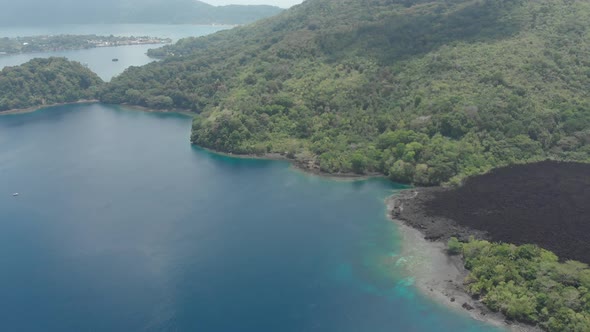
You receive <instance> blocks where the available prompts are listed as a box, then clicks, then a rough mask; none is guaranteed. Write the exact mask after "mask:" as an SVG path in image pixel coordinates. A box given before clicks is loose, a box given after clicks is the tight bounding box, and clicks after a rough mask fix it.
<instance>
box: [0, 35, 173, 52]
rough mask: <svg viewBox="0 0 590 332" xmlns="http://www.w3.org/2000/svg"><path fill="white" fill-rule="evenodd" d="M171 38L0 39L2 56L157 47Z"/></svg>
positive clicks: (61, 36)
mask: <svg viewBox="0 0 590 332" xmlns="http://www.w3.org/2000/svg"><path fill="white" fill-rule="evenodd" d="M171 42H172V39H170V38H158V37H147V36H142V37H134V36H131V37H121V36H113V35H111V36H97V35H57V36H51V35H47V36H30V37H16V38H8V37H5V38H0V55H7V54H20V53H36V52H55V51H67V50H80V49H89V48H95V47H114V46H127V45H157V44H168V43H171Z"/></svg>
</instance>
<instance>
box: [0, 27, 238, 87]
mask: <svg viewBox="0 0 590 332" xmlns="http://www.w3.org/2000/svg"><path fill="white" fill-rule="evenodd" d="M228 28H230V27H229V26H220V25H218V26H207V25H188V24H187V25H160V24H88V25H78V24H64V25H51V26H35V27H1V26H0V38H3V37H19V36H37V35H59V34H78V35H81V34H82V35H86V34H96V35H101V36H109V35H115V36H146V35H147V36H151V37H161V38H171V39H172V40H174V41H176V40H178V39H180V38H184V37H197V36H203V35H207V34H211V33H213V32H216V31H219V30H223V29H228ZM160 46H162V45H133V46H120V47H104V48H93V49H87V50H72V51H57V52H41V53H27V54H16V55H0V69H2V68H4V67H6V66H17V65H20V64H23V63H25V62H27V61H29V60H31V59H34V58H47V57H50V56H59V57H66V58H68V59H70V60H74V61H78V62H80V63H82V64H84V65H87V66H88V68H90V69H91V70H92V71H94V72H95V73H97V74H98V76H100V77H101V78H102V79H103V80H106V81H109V80H111V78H113V77H114V76H116V75H118V74H120V73H122V72H123V71H124V70H125V69H126V68H128V67H130V66H141V65H145V64H147V63H150V62H152V61H155V59H153V58H150V57H148V56H147V55H146V53H147V51H148V50H149V49H150V48H156V47H160ZM113 59H118V60H119V61H116V62H114V61H113Z"/></svg>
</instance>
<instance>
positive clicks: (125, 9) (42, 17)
mask: <svg viewBox="0 0 590 332" xmlns="http://www.w3.org/2000/svg"><path fill="white" fill-rule="evenodd" d="M279 12H281V8H278V7H275V6H264V5H262V6H240V5H230V6H212V5H210V4H207V3H205V2H202V1H197V0H102V1H72V0H51V1H45V0H20V1H6V2H5V3H4V4H3V7H2V11H0V25H9V26H14V25H27V26H31V25H40V24H72V23H77V24H88V23H105V24H109V23H159V24H181V23H190V24H213V23H217V24H246V23H250V22H254V21H256V20H258V19H261V18H264V17H269V16H272V15H275V14H278V13H279ZM0 37H1V36H0Z"/></svg>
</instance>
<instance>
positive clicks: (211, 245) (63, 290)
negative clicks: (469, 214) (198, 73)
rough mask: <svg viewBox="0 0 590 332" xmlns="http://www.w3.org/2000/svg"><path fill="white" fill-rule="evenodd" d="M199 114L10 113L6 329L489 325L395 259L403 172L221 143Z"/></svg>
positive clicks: (1, 281) (2, 172) (1, 261)
mask: <svg viewBox="0 0 590 332" xmlns="http://www.w3.org/2000/svg"><path fill="white" fill-rule="evenodd" d="M190 123H191V120H190V118H187V117H184V116H181V115H172V114H167V115H164V114H152V113H143V112H137V111H131V110H126V109H124V108H120V107H112V106H105V105H100V104H89V105H73V106H65V107H56V108H50V109H45V110H42V111H38V112H35V113H29V114H20V115H8V116H0V213H1V214H0V244H1V247H0V248H1V250H0V266H1V267H2V269H1V272H0V330H1V331H43V332H47V331H60V332H63V331H76V332H78V331H207V332H250V331H251V332H266V331H268V332H276V331H283V332H290V331H293V332H300V331H322V332H324V331H334V332H386V331H442V332H444V331H449V332H450V331H453V332H455V331H477V332H480V331H492V329H491V328H489V327H487V326H485V325H483V324H481V323H479V322H476V321H474V320H472V319H470V318H468V317H467V316H465V315H463V314H461V313H456V312H451V311H450V310H448V309H447V308H445V307H442V306H439V305H437V304H435V303H433V302H432V301H431V300H430V299H428V298H425V297H423V296H421V295H420V294H419V293H418V292H417V290H416V289H415V288H414V286H412V280H411V278H407V277H405V276H404V273H403V271H400V270H399V269H400V267H396V265H395V262H396V260H397V259H399V256H398V255H399V249H400V239H399V237H398V234H397V232H396V229H395V225H394V224H393V223H391V222H390V221H388V220H387V218H386V215H385V205H384V204H383V200H384V198H385V197H386V196H388V195H390V194H391V193H393V192H394V191H395V190H397V189H399V186H396V185H394V184H392V183H390V182H388V181H385V180H382V179H371V180H366V181H337V180H330V179H326V178H321V177H317V176H312V175H307V174H304V173H302V172H299V171H296V170H293V169H292V168H291V167H290V166H289V164H287V163H285V162H277V161H264V160H252V159H233V158H229V157H223V156H219V155H215V154H211V153H208V152H205V151H203V150H201V149H198V148H195V147H191V145H190V144H189V142H188V136H189V131H190ZM13 192H19V193H20V196H18V197H12V193H13Z"/></svg>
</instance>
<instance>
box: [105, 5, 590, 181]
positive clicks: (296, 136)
mask: <svg viewBox="0 0 590 332" xmlns="http://www.w3.org/2000/svg"><path fill="white" fill-rule="evenodd" d="M589 22H590V2H588V1H576V0H557V1H555V0H512V1H501V0H446V1H429V0H362V1H361V0H308V1H306V2H304V3H303V4H302V5H299V6H295V7H293V8H292V9H290V10H287V11H285V12H283V13H282V14H280V15H278V16H276V17H273V18H270V19H267V20H263V21H260V22H257V23H255V24H253V25H250V26H247V27H243V28H237V29H232V30H229V31H223V32H219V33H216V34H214V35H211V36H207V37H203V38H196V39H185V40H181V41H180V42H178V44H176V45H173V46H166V47H164V48H162V49H160V50H156V51H154V52H152V55H157V56H162V57H165V59H164V60H163V61H161V62H158V63H152V64H150V65H147V66H145V67H141V68H130V69H128V70H127V71H126V72H125V73H124V74H123V75H121V76H119V77H117V78H115V79H114V80H113V81H112V82H111V83H110V84H109V85H108V87H107V89H105V90H104V91H103V93H102V95H101V99H102V100H103V101H105V102H109V103H130V104H136V105H142V106H147V107H152V108H161V109H169V108H179V109H189V110H192V111H195V112H198V113H200V116H199V117H197V118H196V120H195V122H194V127H193V135H192V141H193V142H194V143H196V144H199V145H201V146H204V147H207V148H212V149H215V150H219V151H224V152H232V153H244V154H245V153H255V154H264V153H267V152H279V153H284V154H286V155H288V156H289V157H293V158H297V159H299V160H301V161H305V162H306V163H307V164H309V165H314V166H315V167H319V168H321V170H323V171H326V172H332V173H337V172H357V173H367V172H381V173H384V174H386V175H388V176H390V177H391V178H392V179H393V180H396V181H402V182H413V183H416V184H420V185H434V184H439V183H444V182H449V181H451V182H456V181H459V180H460V179H462V178H463V177H465V176H468V175H473V174H478V173H482V172H485V171H487V170H489V169H491V168H494V167H498V166H501V165H505V164H510V163H518V162H526V161H532V160H539V159H546V158H555V159H563V160H577V161H590V96H589V92H590V31H589V29H588V28H589V26H590V23H589Z"/></svg>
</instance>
